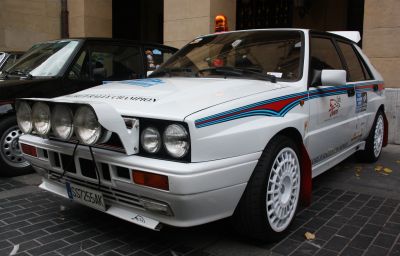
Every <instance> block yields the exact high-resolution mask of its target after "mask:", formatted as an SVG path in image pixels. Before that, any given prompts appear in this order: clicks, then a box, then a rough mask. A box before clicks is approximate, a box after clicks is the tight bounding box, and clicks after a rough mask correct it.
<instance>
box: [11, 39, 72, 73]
mask: <svg viewBox="0 0 400 256" xmlns="http://www.w3.org/2000/svg"><path fill="white" fill-rule="evenodd" d="M78 44H79V41H77V40H62V41H57V42H46V43H41V44H37V45H35V46H33V47H32V48H31V49H30V50H29V51H28V52H26V53H25V54H24V55H23V56H22V57H21V59H20V60H19V61H18V62H17V63H16V64H15V65H13V66H12V67H11V68H10V69H8V70H7V73H8V74H11V75H24V76H27V75H30V76H57V75H58V74H59V72H60V70H61V69H62V68H63V67H64V65H65V63H66V62H67V60H68V59H69V57H70V56H71V54H72V53H73V52H74V50H75V49H76V48H77V46H78Z"/></svg>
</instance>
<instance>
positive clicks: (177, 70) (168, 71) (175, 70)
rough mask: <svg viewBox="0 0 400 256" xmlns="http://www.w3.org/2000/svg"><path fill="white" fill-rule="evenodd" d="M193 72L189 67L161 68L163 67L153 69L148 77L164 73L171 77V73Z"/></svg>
mask: <svg viewBox="0 0 400 256" xmlns="http://www.w3.org/2000/svg"><path fill="white" fill-rule="evenodd" d="M181 72H184V73H193V70H192V69H191V68H163V69H158V70H156V71H154V72H153V73H152V74H151V75H150V77H157V76H164V75H169V77H171V75H172V73H181Z"/></svg>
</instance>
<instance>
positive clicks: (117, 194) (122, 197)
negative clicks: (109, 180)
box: [49, 171, 145, 210]
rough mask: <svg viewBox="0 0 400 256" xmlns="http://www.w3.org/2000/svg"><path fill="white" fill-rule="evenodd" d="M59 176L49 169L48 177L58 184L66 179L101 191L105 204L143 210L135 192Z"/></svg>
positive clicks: (63, 182)
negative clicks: (115, 204)
mask: <svg viewBox="0 0 400 256" xmlns="http://www.w3.org/2000/svg"><path fill="white" fill-rule="evenodd" d="M60 177H61V175H60V174H58V173H56V172H53V171H49V179H50V180H52V181H54V182H57V183H59V184H63V185H65V182H66V181H67V182H71V183H74V184H77V185H80V186H84V187H87V188H91V189H94V190H98V191H100V192H102V193H103V196H104V200H105V203H106V205H107V206H110V205H111V204H113V203H117V204H120V205H125V206H128V207H134V208H139V209H142V210H145V209H144V208H143V206H142V204H141V202H140V201H139V198H140V197H139V196H138V195H136V194H133V193H128V192H125V191H122V190H119V189H116V188H113V187H109V186H104V185H100V186H99V185H98V184H95V183H92V182H88V181H83V180H80V179H77V178H73V177H67V176H64V177H63V178H61V179H60Z"/></svg>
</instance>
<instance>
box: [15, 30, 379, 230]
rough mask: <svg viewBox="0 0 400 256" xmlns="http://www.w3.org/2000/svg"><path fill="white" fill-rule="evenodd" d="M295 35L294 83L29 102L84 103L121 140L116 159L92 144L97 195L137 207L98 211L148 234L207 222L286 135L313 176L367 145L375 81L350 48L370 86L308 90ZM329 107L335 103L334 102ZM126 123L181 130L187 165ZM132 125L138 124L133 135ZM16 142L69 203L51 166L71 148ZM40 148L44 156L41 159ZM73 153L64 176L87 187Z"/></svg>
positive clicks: (223, 211) (158, 82)
mask: <svg viewBox="0 0 400 256" xmlns="http://www.w3.org/2000/svg"><path fill="white" fill-rule="evenodd" d="M273 30H277V29H273ZM291 30H292V29H291ZM293 30H295V29H293ZM256 31H258V30H256ZM260 31H261V30H260ZM299 31H302V32H303V33H304V44H305V48H304V63H303V66H302V69H303V72H302V77H301V79H300V80H299V81H294V82H282V81H278V82H277V83H272V82H269V81H262V80H255V79H235V78H231V77H227V78H182V77H178V78H176V77H163V78H156V79H141V80H132V81H120V82H113V83H107V84H105V85H102V86H98V87H94V88H91V89H88V90H85V91H81V92H78V93H75V94H71V95H67V96H63V97H59V98H55V99H51V100H49V99H33V100H37V101H50V102H53V103H70V104H85V105H90V106H91V107H92V108H93V109H94V110H95V112H96V114H97V117H98V120H99V122H100V124H101V125H102V126H103V127H105V128H106V129H108V130H110V131H113V132H114V133H116V134H118V135H119V137H120V138H121V141H122V144H123V147H124V149H125V152H124V153H121V152H114V151H110V150H105V149H99V148H93V151H94V155H95V161H96V163H97V164H98V166H99V168H100V167H101V168H103V167H102V164H107V166H109V168H110V170H111V180H110V181H107V180H104V177H102V179H101V185H102V186H103V187H102V190H104V191H105V190H107V191H108V190H110V191H112V190H118V191H123V192H125V193H128V194H129V195H131V194H132V195H135V196H137V198H138V199H137V200H138V203H137V202H136V201H135V202H136V203H137V204H138V205H136V206H133V207H132V206H130V205H127V204H124V203H121V202H120V201H118V200H117V199H115V200H114V201H113V200H111V201H109V202H108V203H109V204H110V205H111V207H110V208H109V209H107V210H106V212H108V213H109V214H111V215H113V216H117V217H119V218H122V219H125V220H127V221H130V222H133V223H136V224H139V225H142V226H145V227H148V228H152V229H158V224H159V223H163V224H168V225H172V226H179V227H187V226H194V225H199V224H203V223H207V222H210V221H214V220H218V219H221V218H224V217H228V216H231V215H232V214H233V213H234V211H235V208H236V206H237V204H238V202H239V200H240V198H241V196H242V194H243V191H244V190H245V189H246V186H247V183H248V181H249V179H250V177H251V175H252V173H253V170H254V168H255V167H256V165H257V163H258V160H259V158H260V157H261V155H262V152H263V150H264V149H265V147H266V146H267V144H268V142H269V141H270V140H271V139H272V138H273V137H274V136H276V134H278V133H279V132H281V131H283V130H285V129H291V130H292V131H296V132H297V133H298V134H299V135H300V137H301V139H302V142H303V143H302V145H299V147H303V146H304V150H305V151H304V153H305V154H304V155H305V156H307V157H309V160H311V163H312V166H310V171H311V173H310V174H311V175H310V176H312V177H315V176H317V175H319V174H321V173H323V172H324V171H326V170H328V169H329V168H332V167H333V166H334V165H336V164H338V163H339V162H341V161H343V160H344V159H346V158H347V157H348V156H350V155H351V154H353V153H354V152H356V151H357V150H362V149H364V147H365V140H366V138H367V136H368V134H369V131H370V130H371V127H372V125H373V122H374V117H375V115H376V113H377V111H378V109H379V108H380V107H382V106H383V104H384V100H385V98H384V90H383V85H382V84H383V79H382V77H381V75H380V74H379V73H378V72H377V71H376V69H375V68H373V66H372V65H371V63H370V62H369V60H368V58H366V56H365V55H364V54H363V53H362V52H361V50H360V49H359V48H358V47H356V49H357V50H358V51H359V53H360V55H361V56H362V57H363V58H364V60H365V62H366V64H367V66H368V67H369V69H370V71H371V73H372V75H373V77H374V80H371V81H362V82H352V83H350V82H349V83H346V84H344V85H342V86H325V87H322V86H320V87H317V88H316V87H309V86H308V85H309V80H310V79H309V55H310V49H309V31H308V30H299ZM232 33H237V32H232ZM349 89H353V90H354V93H355V95H354V96H350V95H348V94H347V91H348V90H349ZM366 94H367V98H368V102H367V103H368V104H366V105H365V106H364V105H363V106H361V107H363V110H362V111H358V110H359V108H360V106H359V105H357V104H358V103H357V102H356V99H357V98H359V95H363V96H365V95H366ZM339 99H340V100H339ZM30 100H32V99H30ZM335 101H336V102H339V103H340V106H339V105H332V102H335ZM332 106H333V107H332ZM364 108H365V109H364ZM331 111H333V112H331ZM332 113H333V114H332ZM126 117H130V118H139V119H140V118H148V119H157V120H163V121H168V122H183V123H185V124H187V127H188V132H189V134H190V162H179V161H171V160H163V159H156V158H149V157H146V156H142V155H140V153H141V152H139V151H138V148H139V137H140V136H139V131H138V130H135V129H134V128H133V130H129V129H128V130H127V127H126V126H125V123H124V119H123V118H126ZM140 127H141V123H140V122H139V123H138V128H137V129H139V128H140ZM20 143H22V144H27V145H32V146H34V147H36V148H37V149H38V154H39V156H38V157H33V156H30V155H27V154H25V155H24V156H25V157H26V158H27V159H28V160H29V161H30V162H31V163H32V165H33V166H34V167H35V169H36V170H37V171H38V172H39V173H41V174H43V175H44V180H43V184H42V185H41V187H42V188H44V189H46V190H48V191H51V192H53V193H56V194H58V195H61V196H63V197H67V196H68V195H67V193H66V191H65V188H64V186H65V185H64V184H63V183H62V182H64V180H61V182H58V181H57V175H61V174H62V173H63V172H64V171H65V168H66V167H65V166H55V165H54V159H52V158H53V157H54V155H55V156H56V157H57V156H59V155H60V154H65V155H69V156H71V155H72V154H73V151H74V144H72V143H65V142H60V141H56V140H52V139H46V138H40V137H37V136H34V135H23V136H22V137H21V138H20ZM44 151H46V152H47V151H48V152H49V153H51V154H50V156H49V157H47V158H46V157H44V155H45V154H44V153H43V152H44ZM74 157H75V158H74V163H75V165H76V167H77V168H76V171H77V172H76V173H68V175H67V176H66V177H64V178H63V179H66V178H67V179H72V180H75V181H76V182H81V183H82V184H83V185H84V184H87V185H88V186H91V188H92V189H95V184H96V183H97V179H94V178H89V177H84V176H83V175H82V171H81V168H80V162H79V159H86V160H91V159H92V158H91V155H90V152H89V150H88V148H87V147H86V146H78V147H77V151H76V154H75V156H74ZM302 157H304V156H302ZM303 160H304V161H305V160H306V159H303ZM117 167H124V168H127V169H129V171H130V172H131V171H133V170H139V171H144V172H151V173H155V174H160V175H165V176H168V178H169V191H162V190H159V189H154V188H150V187H144V186H141V185H138V184H135V183H134V182H133V181H132V180H131V179H127V178H122V177H119V176H118V175H117V172H116V171H115V170H116V168H117ZM82 184H81V185H82ZM104 193H105V192H104ZM142 198H147V199H151V200H157V201H160V202H163V203H165V204H166V205H168V206H169V207H170V208H171V210H172V212H173V216H165V215H163V214H160V213H155V212H152V211H149V210H145V209H144V208H143V207H142V205H140V204H143V201H141V200H142ZM135 200H136V199H135ZM137 215H140V216H143V218H144V219H145V221H144V222H145V223H143V222H142V223H138V221H137V220H135V219H133V218H134V217H135V216H137ZM146 218H148V219H146Z"/></svg>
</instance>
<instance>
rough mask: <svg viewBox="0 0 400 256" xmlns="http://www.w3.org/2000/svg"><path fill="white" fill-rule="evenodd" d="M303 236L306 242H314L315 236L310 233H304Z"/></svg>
mask: <svg viewBox="0 0 400 256" xmlns="http://www.w3.org/2000/svg"><path fill="white" fill-rule="evenodd" d="M304 236H305V237H306V239H307V240H309V241H310V240H315V234H313V233H311V232H306V233H305V234H304Z"/></svg>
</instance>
